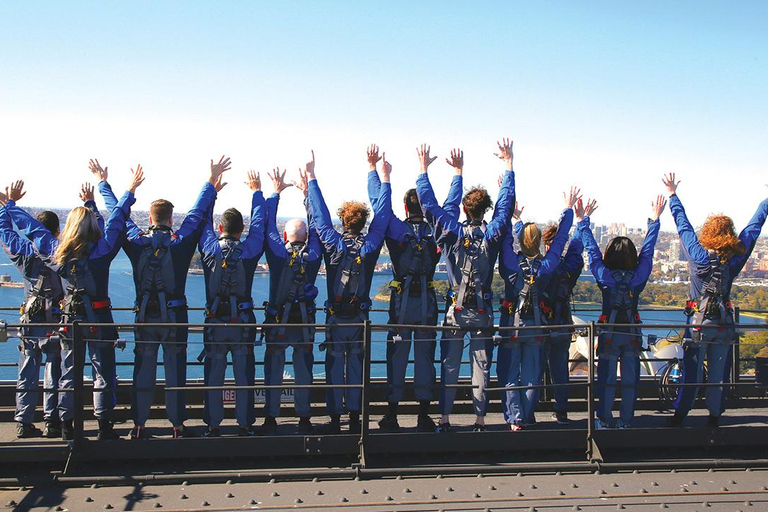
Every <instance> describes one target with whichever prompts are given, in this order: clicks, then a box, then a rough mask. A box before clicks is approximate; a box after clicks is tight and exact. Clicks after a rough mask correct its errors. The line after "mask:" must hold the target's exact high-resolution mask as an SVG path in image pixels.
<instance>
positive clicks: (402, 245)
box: [368, 144, 462, 432]
mask: <svg viewBox="0 0 768 512" xmlns="http://www.w3.org/2000/svg"><path fill="white" fill-rule="evenodd" d="M429 151H430V148H429V146H427V145H426V144H424V145H422V146H421V147H420V148H417V150H416V152H417V154H418V158H419V163H420V166H421V170H422V172H426V169H427V167H429V165H430V164H432V163H433V162H434V161H435V159H436V158H437V157H434V156H433V157H430V156H429ZM380 159H381V157H380V156H379V148H378V147H377V146H371V147H370V148H369V150H368V164H369V167H370V175H369V179H368V183H369V189H368V197H369V198H370V200H371V203H372V204H373V203H374V202H375V201H376V199H377V198H378V196H379V186H380V182H379V177H378V173H377V172H376V164H377V163H378V161H379V160H380ZM459 172H461V171H460V170H459ZM461 192H462V190H461V177H460V175H457V176H455V177H454V179H453V180H452V181H451V188H450V190H449V192H448V199H446V202H450V203H458V202H459V201H460V200H461ZM403 202H404V206H405V215H406V220H405V221H403V220H400V219H398V218H397V216H395V214H394V213H392V216H391V217H390V220H389V226H387V235H386V238H385V244H386V246H387V250H388V251H389V256H390V258H391V260H392V267H393V274H394V279H393V280H392V282H391V283H390V290H391V293H390V300H389V323H390V324H401V325H427V326H433V325H437V296H436V295H435V287H434V276H435V268H436V267H437V264H438V262H439V261H440V250H439V248H438V247H437V241H436V240H435V234H434V232H435V225H434V219H432V218H431V217H429V216H426V215H425V214H424V212H423V210H422V208H421V203H419V197H418V195H417V193H416V189H410V190H408V191H407V192H406V194H405V197H404V199H403ZM387 340H388V343H387V387H388V393H387V402H388V411H387V413H386V414H385V415H384V417H383V418H382V419H381V421H379V426H380V427H381V428H382V430H386V431H390V432H396V431H397V430H399V428H400V425H399V423H398V421H397V410H398V406H399V403H400V401H401V400H402V399H403V394H404V391H405V373H406V369H407V367H408V355H409V354H410V351H411V343H413V354H414V370H413V375H414V381H413V382H414V394H415V396H416V399H417V400H418V401H419V414H418V419H417V423H416V429H417V430H418V431H419V432H434V431H435V427H436V425H435V422H434V421H433V420H432V418H430V417H429V403H430V402H431V401H432V400H433V396H434V387H435V377H436V375H435V363H434V360H435V345H436V336H435V331H434V330H433V329H416V330H413V329H405V328H398V329H394V328H393V329H390V330H389V331H388V333H387Z"/></svg>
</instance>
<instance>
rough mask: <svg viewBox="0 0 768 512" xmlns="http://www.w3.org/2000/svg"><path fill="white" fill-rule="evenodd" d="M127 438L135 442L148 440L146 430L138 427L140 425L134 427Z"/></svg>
mask: <svg viewBox="0 0 768 512" xmlns="http://www.w3.org/2000/svg"><path fill="white" fill-rule="evenodd" d="M128 438H129V439H130V440H132V441H135V440H137V439H148V438H149V435H147V430H146V429H145V428H144V427H142V426H140V425H134V426H133V428H132V429H131V433H130V434H129V435H128Z"/></svg>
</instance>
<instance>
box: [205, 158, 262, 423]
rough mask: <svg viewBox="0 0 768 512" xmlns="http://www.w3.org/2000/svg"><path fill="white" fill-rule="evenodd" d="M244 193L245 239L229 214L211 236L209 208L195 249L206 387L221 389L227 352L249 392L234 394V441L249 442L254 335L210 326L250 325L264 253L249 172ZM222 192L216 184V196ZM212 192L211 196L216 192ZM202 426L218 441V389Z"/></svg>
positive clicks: (256, 184)
mask: <svg viewBox="0 0 768 512" xmlns="http://www.w3.org/2000/svg"><path fill="white" fill-rule="evenodd" d="M246 183H247V185H248V187H249V188H250V189H251V190H252V191H253V198H252V201H251V223H250V227H249V229H248V235H247V236H246V237H245V240H243V241H242V242H241V240H240V237H241V236H242V234H243V231H244V228H245V226H244V223H243V216H242V214H241V213H240V212H239V211H237V210H236V209H234V208H230V209H228V210H226V211H225V212H224V213H223V214H222V216H221V223H220V224H219V226H218V231H219V235H217V234H216V233H215V232H214V230H213V205H211V210H210V211H209V212H208V218H207V219H206V222H205V225H204V226H203V233H202V235H201V237H200V242H199V248H200V254H201V255H202V262H203V273H204V276H205V290H206V306H205V308H206V315H205V323H207V324H211V326H210V327H206V328H205V330H204V335H203V339H204V342H205V352H204V353H205V367H204V380H205V385H206V386H215V387H220V386H223V385H224V374H225V372H226V369H227V353H229V352H232V369H233V372H234V376H235V385H236V386H250V387H251V389H239V390H237V391H236V392H235V400H236V403H235V416H236V419H237V424H238V435H240V436H253V435H255V431H254V429H253V423H254V421H256V413H255V410H254V408H253V400H254V392H253V389H252V387H253V385H254V380H255V377H256V361H255V359H254V355H253V347H254V343H255V342H256V330H255V329H254V328H252V327H247V328H244V327H217V326H216V324H221V323H224V324H232V323H250V324H252V323H255V322H256V317H255V315H254V314H253V298H252V297H251V288H252V286H253V273H254V271H255V270H256V265H257V264H258V262H259V258H261V255H262V253H263V252H264V215H265V212H264V194H262V192H261V180H260V179H259V176H258V174H256V173H255V172H253V171H250V172H249V173H248V181H246ZM221 187H223V184H221V179H219V180H218V181H217V185H216V188H217V189H218V190H220V189H221ZM218 190H217V191H218ZM205 396H206V398H205V409H204V414H203V420H204V421H205V423H206V424H207V425H208V428H207V430H206V431H205V433H204V436H205V437H219V435H220V433H219V426H220V425H221V422H222V420H223V419H224V397H223V394H222V391H221V389H214V390H209V391H207V392H206V394H205Z"/></svg>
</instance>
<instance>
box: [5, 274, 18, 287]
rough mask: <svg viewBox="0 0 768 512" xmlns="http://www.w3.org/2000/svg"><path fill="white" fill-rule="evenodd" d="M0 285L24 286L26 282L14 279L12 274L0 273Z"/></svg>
mask: <svg viewBox="0 0 768 512" xmlns="http://www.w3.org/2000/svg"><path fill="white" fill-rule="evenodd" d="M0 286H2V287H3V288H24V283H21V282H18V281H13V280H12V279H11V275H10V274H3V275H0Z"/></svg>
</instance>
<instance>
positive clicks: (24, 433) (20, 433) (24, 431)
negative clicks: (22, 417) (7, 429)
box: [16, 423, 40, 439]
mask: <svg viewBox="0 0 768 512" xmlns="http://www.w3.org/2000/svg"><path fill="white" fill-rule="evenodd" d="M37 435H40V431H39V430H38V429H37V427H36V426H34V425H33V424H32V423H19V424H18V426H17V427H16V437H18V438H19V439H22V438H25V437H32V436H37Z"/></svg>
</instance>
